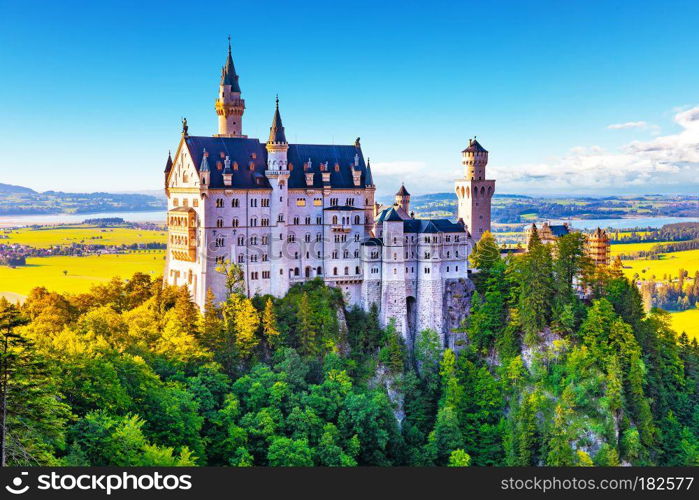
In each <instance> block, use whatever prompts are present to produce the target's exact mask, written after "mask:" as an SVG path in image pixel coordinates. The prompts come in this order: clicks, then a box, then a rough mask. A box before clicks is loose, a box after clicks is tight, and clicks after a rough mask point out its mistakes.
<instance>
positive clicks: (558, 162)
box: [491, 106, 699, 195]
mask: <svg viewBox="0 0 699 500" xmlns="http://www.w3.org/2000/svg"><path fill="white" fill-rule="evenodd" d="M634 123H640V122H634ZM675 123H677V124H678V125H679V126H680V127H681V129H682V130H681V131H680V132H678V133H676V134H672V135H665V136H659V137H655V138H653V139H651V140H648V141H639V140H636V141H633V142H631V143H629V144H627V145H625V146H623V147H622V148H620V149H619V150H616V151H610V150H606V149H604V148H601V147H599V146H578V147H575V148H572V149H571V150H570V151H569V153H568V154H566V155H565V156H562V157H559V158H552V159H551V160H549V161H546V162H542V163H536V164H523V165H516V166H512V167H509V168H504V167H499V168H498V167H495V168H493V169H491V171H492V172H493V176H494V178H495V179H497V180H498V183H499V184H500V185H501V186H503V187H506V189H507V190H508V191H510V192H512V191H517V192H525V193H526V192H528V191H531V192H538V193H545V192H552V193H566V192H570V193H580V192H586V193H589V194H591V195H594V194H598V193H599V194H612V193H615V192H620V191H631V190H633V191H636V192H646V193H650V192H659V191H665V192H669V191H673V190H674V191H677V192H692V191H693V192H697V191H699V175H698V174H699V106H697V107H694V108H691V109H689V110H685V111H681V112H678V113H677V114H676V115H675ZM619 125H626V124H619ZM610 127H611V126H610ZM618 128H632V127H618ZM636 128H638V127H636ZM499 191H500V192H503V189H502V188H501V189H499Z"/></svg>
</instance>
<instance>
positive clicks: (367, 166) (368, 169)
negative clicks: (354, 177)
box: [365, 158, 374, 186]
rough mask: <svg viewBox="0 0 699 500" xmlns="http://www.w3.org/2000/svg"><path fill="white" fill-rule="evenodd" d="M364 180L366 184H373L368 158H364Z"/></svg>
mask: <svg viewBox="0 0 699 500" xmlns="http://www.w3.org/2000/svg"><path fill="white" fill-rule="evenodd" d="M365 182H366V185H367V186H373V185H374V178H373V177H372V175H371V165H370V164H369V158H367V159H366V179H365Z"/></svg>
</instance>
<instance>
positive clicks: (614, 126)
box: [607, 122, 648, 130]
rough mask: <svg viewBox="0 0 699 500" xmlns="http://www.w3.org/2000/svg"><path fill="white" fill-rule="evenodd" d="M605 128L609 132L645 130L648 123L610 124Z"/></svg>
mask: <svg viewBox="0 0 699 500" xmlns="http://www.w3.org/2000/svg"><path fill="white" fill-rule="evenodd" d="M607 128H608V129H611V130H623V129H627V128H640V129H645V128H648V123H647V122H625V123H612V124H611V125H607Z"/></svg>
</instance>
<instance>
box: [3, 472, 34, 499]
mask: <svg viewBox="0 0 699 500" xmlns="http://www.w3.org/2000/svg"><path fill="white" fill-rule="evenodd" d="M28 475H29V473H28V472H21V473H20V475H19V476H17V477H15V478H13V479H12V485H11V486H10V485H6V486H5V489H6V490H7V491H9V492H10V493H12V494H13V495H21V494H22V493H26V492H27V490H28V489H29V485H25V486H24V487H22V482H23V481H22V476H28Z"/></svg>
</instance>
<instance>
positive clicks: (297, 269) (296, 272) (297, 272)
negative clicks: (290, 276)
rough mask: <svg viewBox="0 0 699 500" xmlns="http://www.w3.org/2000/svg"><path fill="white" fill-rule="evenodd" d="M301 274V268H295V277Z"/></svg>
mask: <svg viewBox="0 0 699 500" xmlns="http://www.w3.org/2000/svg"><path fill="white" fill-rule="evenodd" d="M299 274H300V273H299V268H298V267H295V268H294V276H298V275H299Z"/></svg>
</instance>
